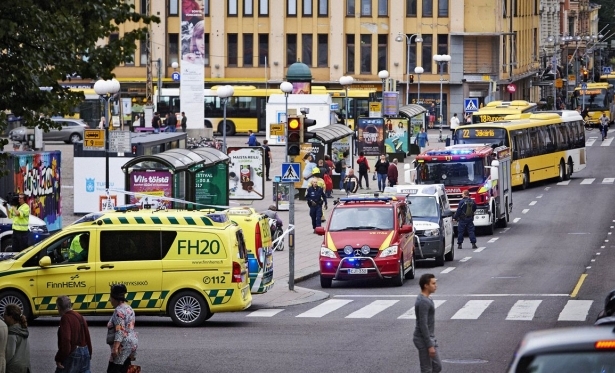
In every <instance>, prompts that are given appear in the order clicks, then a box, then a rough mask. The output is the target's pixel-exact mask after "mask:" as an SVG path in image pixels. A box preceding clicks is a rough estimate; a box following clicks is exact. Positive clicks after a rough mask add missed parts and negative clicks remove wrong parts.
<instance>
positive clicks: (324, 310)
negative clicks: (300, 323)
mask: <svg viewBox="0 0 615 373" xmlns="http://www.w3.org/2000/svg"><path fill="white" fill-rule="evenodd" d="M350 302H352V300H351V299H329V300H328V301H326V302H324V303H321V304H319V305H318V306H316V307H314V308H312V309H309V310H307V311H305V312H303V313H302V314H299V315H297V317H323V316H325V315H327V314H329V313H331V312H333V311H335V310H337V309H338V308H341V307H344V306H345V305H347V304H348V303H350Z"/></svg>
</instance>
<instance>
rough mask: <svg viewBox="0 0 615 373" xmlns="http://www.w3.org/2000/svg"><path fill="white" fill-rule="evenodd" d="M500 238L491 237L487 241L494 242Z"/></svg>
mask: <svg viewBox="0 0 615 373" xmlns="http://www.w3.org/2000/svg"><path fill="white" fill-rule="evenodd" d="M498 238H500V237H493V238H492V239H490V240H489V241H487V243H494V242H495V241H497V240H498Z"/></svg>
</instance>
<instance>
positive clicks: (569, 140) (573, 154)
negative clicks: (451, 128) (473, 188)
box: [453, 110, 587, 189]
mask: <svg viewBox="0 0 615 373" xmlns="http://www.w3.org/2000/svg"><path fill="white" fill-rule="evenodd" d="M453 139H454V142H455V144H491V145H492V146H501V145H506V146H508V147H510V148H511V149H512V153H513V161H512V164H511V173H512V185H513V186H521V187H522V188H523V189H525V188H527V187H528V185H529V184H530V182H535V181H539V180H547V179H551V178H558V180H560V181H563V180H568V179H570V176H571V175H572V173H573V172H579V171H581V170H582V169H584V168H585V166H586V164H587V158H586V154H585V129H584V127H583V118H581V115H580V114H579V113H578V112H577V111H575V110H561V111H551V112H538V113H534V114H518V115H511V116H509V117H507V118H506V119H505V120H501V121H497V122H492V123H484V124H470V125H467V126H462V127H459V128H458V129H457V130H456V131H455V134H454V136H453Z"/></svg>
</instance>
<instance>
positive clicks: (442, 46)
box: [438, 35, 449, 73]
mask: <svg viewBox="0 0 615 373" xmlns="http://www.w3.org/2000/svg"><path fill="white" fill-rule="evenodd" d="M438 54H448V35H438ZM448 65H449V64H448V63H446V64H444V66H443V67H442V72H443V73H448Z"/></svg>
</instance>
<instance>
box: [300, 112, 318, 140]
mask: <svg viewBox="0 0 615 373" xmlns="http://www.w3.org/2000/svg"><path fill="white" fill-rule="evenodd" d="M300 118H301V128H302V131H303V132H302V134H301V135H302V136H301V142H306V141H308V140H309V139H313V138H314V137H316V134H315V133H314V132H308V128H310V127H312V126H315V125H316V119H309V118H308V117H306V116H305V115H302V116H301V117H300Z"/></svg>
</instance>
